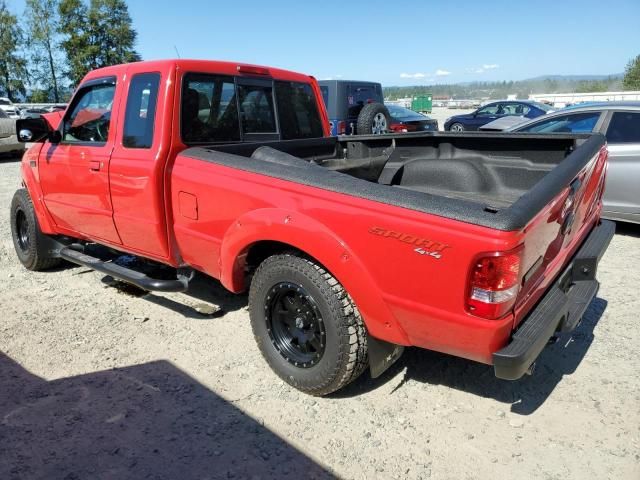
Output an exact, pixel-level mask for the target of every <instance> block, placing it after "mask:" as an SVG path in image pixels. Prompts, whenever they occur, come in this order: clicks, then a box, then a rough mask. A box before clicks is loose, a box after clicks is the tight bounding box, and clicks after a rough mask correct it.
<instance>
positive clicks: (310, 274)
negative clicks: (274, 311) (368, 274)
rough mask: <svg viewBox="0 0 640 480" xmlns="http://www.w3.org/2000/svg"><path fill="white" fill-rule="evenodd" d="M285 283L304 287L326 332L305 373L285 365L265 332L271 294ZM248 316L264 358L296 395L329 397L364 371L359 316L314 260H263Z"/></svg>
mask: <svg viewBox="0 0 640 480" xmlns="http://www.w3.org/2000/svg"><path fill="white" fill-rule="evenodd" d="M283 282H290V283H291V284H293V285H298V286H300V287H302V289H303V290H304V291H306V292H307V293H308V294H309V296H310V297H312V300H313V301H314V303H315V305H317V309H318V311H319V313H320V314H321V317H322V322H323V325H324V329H325V332H326V337H325V338H326V342H325V343H326V345H325V346H324V353H323V354H322V357H321V358H320V359H319V360H318V361H317V363H315V364H313V365H312V366H307V368H301V367H299V366H295V365H293V364H292V363H291V360H287V359H286V358H285V357H284V356H283V354H282V353H281V352H280V350H278V349H277V348H276V343H274V340H273V337H272V336H270V333H269V330H268V325H269V319H268V316H269V313H268V310H267V306H268V304H269V301H270V300H269V298H271V297H270V293H271V292H273V289H274V287H275V286H277V285H281V284H282V283H283ZM271 294H272V293H271ZM249 314H250V318H251V326H252V329H253V334H254V337H255V340H256V342H257V344H258V347H259V349H260V352H261V353H262V356H263V357H264V358H265V360H266V361H267V363H268V364H269V366H270V367H271V369H272V370H273V371H274V372H275V373H276V374H277V375H278V376H279V377H280V378H281V379H282V380H284V381H285V382H287V383H288V384H289V385H291V386H293V387H295V388H297V389H298V390H301V391H303V392H305V393H309V394H311V395H316V396H322V395H327V394H329V393H332V392H335V391H336V390H339V389H340V388H342V387H344V386H345V385H347V384H348V383H350V382H352V381H353V380H355V379H356V378H358V376H360V374H361V373H362V372H363V371H364V370H365V369H366V368H367V365H368V357H367V332H366V328H365V326H364V322H363V321H362V317H361V316H360V312H359V311H358V309H357V307H356V306H355V304H354V302H353V300H352V299H351V297H350V296H349V294H348V293H347V292H346V290H345V289H344V287H343V286H342V285H341V284H340V283H339V282H338V281H337V280H336V279H335V278H334V277H333V276H332V275H331V274H330V273H329V272H327V271H326V270H325V269H324V268H323V267H322V266H320V265H318V264H317V263H315V262H314V261H313V260H310V259H307V258H304V257H302V256H299V255H297V254H295V253H290V254H280V255H273V256H271V257H269V258H267V259H266V260H264V261H263V262H262V263H261V264H260V266H259V267H258V269H257V270H256V272H255V275H254V276H253V279H252V281H251V288H250V291H249Z"/></svg>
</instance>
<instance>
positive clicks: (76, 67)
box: [59, 0, 140, 84]
mask: <svg viewBox="0 0 640 480" xmlns="http://www.w3.org/2000/svg"><path fill="white" fill-rule="evenodd" d="M59 12H60V24H61V28H60V30H61V33H62V34H63V35H64V40H63V41H62V48H63V49H64V50H65V52H66V54H67V58H68V61H69V72H68V75H69V78H71V80H72V81H73V82H74V84H77V83H79V82H80V80H81V79H82V77H84V75H86V74H87V72H89V71H90V70H93V69H96V68H101V67H107V66H109V65H116V64H119V63H127V62H133V61H138V60H140V55H139V54H138V53H137V52H136V50H135V48H134V45H135V41H136V36H137V34H136V31H135V30H134V29H133V26H132V22H131V16H130V15H129V9H128V8H127V4H126V3H125V2H124V0H91V1H90V4H89V7H87V5H86V4H85V3H84V2H83V1H82V0H61V1H60V8H59Z"/></svg>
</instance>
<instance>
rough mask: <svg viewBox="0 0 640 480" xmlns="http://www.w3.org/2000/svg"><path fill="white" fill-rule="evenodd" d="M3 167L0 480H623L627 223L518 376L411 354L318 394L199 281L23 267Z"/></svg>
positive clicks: (633, 283)
mask: <svg viewBox="0 0 640 480" xmlns="http://www.w3.org/2000/svg"><path fill="white" fill-rule="evenodd" d="M18 167H19V164H18V163H17V162H7V161H2V162H0V205H2V206H3V207H2V212H3V213H2V215H3V220H2V221H0V305H1V307H2V312H1V315H2V317H1V320H0V478H2V479H14V478H15V479H30V478H42V479H53V478H64V479H85V478H92V479H124V478H132V479H140V478H167V479H173V478H184V479H188V478H200V479H205V478H273V477H284V478H330V477H335V476H337V477H343V478H358V479H359V478H435V479H456V480H459V479H509V478H519V479H533V478H535V479H562V480H567V479H580V480H582V479H587V478H589V479H614V480H624V479H628V480H637V479H638V478H640V428H639V427H640V388H639V387H640V377H639V372H640V360H639V358H640V357H639V356H638V351H639V350H640V329H639V328H638V312H639V311H640V297H639V295H638V291H639V287H640V229H639V228H636V227H628V226H627V227H623V228H621V233H620V234H617V235H616V237H615V238H614V240H613V243H612V245H611V247H610V249H609V250H608V252H607V254H606V256H605V257H604V260H603V262H602V264H601V268H600V271H599V278H600V280H601V282H602V288H601V290H600V293H599V295H598V298H597V299H596V300H595V301H594V302H593V303H592V305H591V306H590V308H589V310H588V312H587V314H586V318H585V320H584V321H583V323H582V324H581V325H580V327H579V328H578V329H577V330H576V331H575V332H574V335H573V337H572V338H564V339H563V340H562V341H561V342H559V343H557V344H556V345H554V346H552V347H549V348H548V349H547V350H545V352H544V353H543V355H542V357H541V360H540V361H539V363H538V368H537V370H536V372H535V374H534V375H533V376H532V377H527V378H525V379H523V380H521V381H518V382H512V383H510V382H503V381H498V380H496V379H495V378H494V377H493V373H492V370H491V368H490V367H488V366H484V365H480V364H475V363H472V362H468V361H464V360H460V359H456V358H453V357H449V356H445V355H440V354H436V353H431V352H427V351H421V350H415V349H414V350H408V351H407V352H405V355H404V357H403V358H402V359H401V360H400V361H399V362H398V363H397V364H396V365H395V366H394V367H393V368H392V369H391V370H390V371H389V372H387V373H386V374H385V375H384V376H383V377H382V378H379V379H377V380H375V381H372V380H371V379H370V378H369V377H368V375H365V376H363V377H362V378H361V379H360V380H359V381H357V382H356V383H355V384H353V385H351V386H350V387H349V388H347V389H346V390H345V391H343V392H340V393H338V394H335V395H333V396H332V397H330V398H324V399H317V398H311V397H308V396H305V395H303V394H301V393H298V392H297V391H295V390H293V389H291V388H289V387H288V386H287V385H285V384H284V383H283V382H281V381H280V380H279V379H278V378H277V377H276V376H275V375H274V374H272V373H271V371H270V370H268V368H267V367H266V365H265V362H263V360H262V358H261V357H260V354H259V352H258V349H257V348H256V346H255V345H254V342H253V338H252V335H251V331H250V327H249V321H248V314H247V310H246V297H244V296H233V295H230V294H227V293H225V292H224V290H223V289H222V288H221V287H220V286H219V284H217V283H216V282H214V281H212V280H207V279H199V280H198V281H197V282H196V284H195V285H194V289H193V291H192V292H190V293H189V294H188V295H187V294H172V295H156V294H149V295H145V296H137V295H136V294H137V293H138V292H134V291H131V290H130V289H124V290H123V289H119V288H115V287H114V286H109V285H108V284H106V283H105V282H104V280H105V279H104V278H103V276H102V275H100V274H97V273H94V272H90V271H87V270H86V269H84V268H80V267H71V266H67V267H65V268H60V269H58V270H56V271H52V272H45V273H29V272H27V271H25V270H24V269H23V268H22V267H21V266H20V265H19V263H18V261H17V259H16V257H15V255H14V251H13V245H12V242H11V238H10V233H9V225H8V222H7V218H8V206H9V203H10V200H11V196H12V194H13V191H14V190H15V188H16V187H17V186H18V185H19V169H18Z"/></svg>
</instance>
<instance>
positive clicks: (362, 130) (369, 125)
mask: <svg viewBox="0 0 640 480" xmlns="http://www.w3.org/2000/svg"><path fill="white" fill-rule="evenodd" d="M377 115H383V116H384V118H385V120H386V129H385V131H384V132H374V127H373V125H374V120H375V119H376V116H377ZM390 129H391V115H389V110H388V109H387V107H385V106H384V105H383V104H381V103H368V104H366V105H365V106H364V107H362V110H360V114H359V115H358V121H357V123H356V132H358V135H372V134H374V133H385V132H388V131H390Z"/></svg>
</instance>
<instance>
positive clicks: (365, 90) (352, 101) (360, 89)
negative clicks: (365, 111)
mask: <svg viewBox="0 0 640 480" xmlns="http://www.w3.org/2000/svg"><path fill="white" fill-rule="evenodd" d="M383 102H384V99H383V97H382V89H381V88H380V87H379V86H378V85H371V84H354V83H351V84H349V86H348V89H347V107H348V110H347V116H348V117H349V118H356V117H357V116H358V115H360V111H361V110H362V108H363V107H364V106H365V105H367V104H368V103H383Z"/></svg>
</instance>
